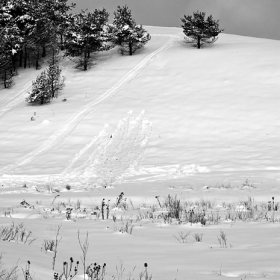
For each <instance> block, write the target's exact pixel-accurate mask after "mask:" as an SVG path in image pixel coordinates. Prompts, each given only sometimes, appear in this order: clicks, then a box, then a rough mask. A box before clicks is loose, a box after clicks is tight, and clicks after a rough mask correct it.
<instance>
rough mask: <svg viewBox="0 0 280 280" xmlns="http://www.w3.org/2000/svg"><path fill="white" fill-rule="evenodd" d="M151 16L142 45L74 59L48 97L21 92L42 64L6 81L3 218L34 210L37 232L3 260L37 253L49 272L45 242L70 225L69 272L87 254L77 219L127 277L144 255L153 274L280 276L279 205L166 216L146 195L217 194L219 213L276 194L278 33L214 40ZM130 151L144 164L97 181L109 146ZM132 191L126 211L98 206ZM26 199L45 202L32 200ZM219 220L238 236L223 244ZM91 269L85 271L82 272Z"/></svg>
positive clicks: (34, 261)
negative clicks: (229, 214) (197, 41)
mask: <svg viewBox="0 0 280 280" xmlns="http://www.w3.org/2000/svg"><path fill="white" fill-rule="evenodd" d="M147 29H148V30H149V32H150V33H151V34H152V40H151V41H150V42H149V43H148V44H147V45H146V46H145V48H144V49H142V50H141V51H139V52H138V53H136V54H135V55H133V56H131V57H130V56H121V55H120V54H119V53H118V52H117V50H116V49H113V50H111V51H109V52H105V53H101V54H98V56H97V57H96V65H95V66H94V67H93V68H92V69H90V70H89V71H87V72H80V71H78V70H75V69H73V68H72V63H71V62H70V61H68V60H66V59H65V60H64V61H63V63H62V67H63V74H64V75H65V76H66V78H67V80H66V86H65V88H64V90H63V91H62V92H61V94H60V95H59V97H58V98H57V99H56V100H54V101H53V102H51V103H50V104H48V105H44V106H28V105H27V104H26V103H25V102H24V94H25V91H26V90H27V89H28V87H29V85H30V81H31V80H32V79H34V77H36V75H37V74H38V72H36V71H33V70H31V69H28V70H26V71H20V75H19V76H18V77H17V79H16V85H15V87H14V88H12V89H11V90H2V91H1V92H0V104H1V105H0V124H1V125H0V143H1V144H0V155H1V158H0V176H2V177H0V178H1V179H0V180H1V187H0V205H1V206H0V226H7V225H9V224H11V223H12V222H14V223H15V224H19V223H21V222H24V225H25V227H26V229H28V230H31V231H32V233H33V235H34V237H36V238H37V239H36V240H35V241H34V242H33V243H32V244H31V245H26V244H25V245H24V244H21V243H17V242H7V241H3V240H0V252H5V254H4V257H3V260H2V262H3V263H4V264H5V265H6V266H8V267H9V266H12V265H13V264H15V263H16V262H17V261H18V264H19V266H20V267H22V268H24V267H25V264H26V262H27V260H30V261H31V272H32V273H33V276H34V278H33V279H42V280H45V279H52V277H53V270H52V269H51V263H52V257H53V255H52V254H53V253H52V252H44V250H43V249H42V244H43V242H44V239H54V238H55V234H56V229H57V226H58V225H62V228H61V233H60V234H61V237H62V240H61V243H60V245H59V249H58V256H57V262H56V267H55V269H56V271H58V272H61V270H62V262H63V261H65V260H69V258H70V257H73V258H74V260H75V261H76V260H80V257H81V251H80V249H79V244H78V240H77V232H78V230H80V232H81V236H82V239H83V238H84V237H85V234H86V232H87V231H88V232H89V243H90V247H89V252H88V262H98V263H101V264H103V262H106V263H107V267H108V273H109V276H108V277H109V278H108V279H112V277H111V276H110V275H112V274H114V275H116V274H117V272H116V269H115V267H116V266H118V268H119V271H120V266H119V263H120V261H122V262H123V265H124V268H125V272H124V273H123V274H124V275H126V276H123V277H121V276H120V275H119V276H118V277H117V276H116V278H115V279H129V278H128V276H127V274H128V272H129V271H131V272H132V271H133V269H134V266H136V268H135V271H134V272H133V277H135V279H138V278H139V277H138V278H137V276H138V273H139V271H141V270H143V263H145V262H147V263H148V265H149V266H148V270H149V272H150V273H151V274H153V278H152V279H153V280H159V279H161V280H162V279H163V280H165V279H166V280H171V279H176V280H185V279H193V280H196V279H197V280H204V279H205V280H214V279H217V278H221V279H228V278H235V279H239V280H241V279H263V278H269V279H279V277H280V272H279V263H280V258H279V250H280V239H279V228H280V226H279V221H280V216H279V211H276V212H275V213H274V214H275V217H274V218H275V222H273V221H272V220H271V215H272V212H271V211H270V212H268V213H267V214H268V215H269V216H268V217H267V218H260V219H250V220H246V219H245V220H244V221H233V220H229V219H228V220H226V219H222V220H221V221H220V222H219V223H217V224H211V225H207V226H206V227H203V226H202V225H201V224H200V223H198V224H189V223H183V224H177V223H174V222H173V223H167V222H165V223H164V221H163V219H157V218H150V217H148V216H145V214H144V213H145V211H146V210H147V209H150V208H147V207H148V206H152V208H153V209H157V207H158V203H157V200H156V199H155V196H160V200H161V201H163V200H164V198H165V197H166V196H167V195H168V194H171V195H172V196H175V195H177V196H178V197H180V198H182V200H185V201H201V203H202V202H203V200H206V201H212V202H213V204H214V205H215V206H214V208H213V209H214V210H213V211H214V214H215V213H219V211H221V213H222V214H223V215H224V214H225V211H226V210H225V209H226V208H225V205H227V203H232V205H233V206H234V207H236V208H234V209H239V210H238V211H243V210H244V212H246V211H247V210H246V207H245V206H244V205H245V204H246V202H247V201H249V200H250V199H251V198H253V201H254V203H256V204H257V203H258V204H259V205H263V207H264V205H267V201H269V200H271V198H272V196H274V197H275V200H276V202H278V201H279V197H280V183H279V171H280V149H279V139H280V129H279V128H280V117H279V113H278V112H279V105H280V97H279V88H280V79H279V76H280V67H279V65H280V55H279V48H280V42H279V41H273V40H265V39H257V38H249V37H241V36H235V35H228V34H221V35H220V38H219V40H218V41H217V43H215V44H214V45H213V46H210V47H205V48H204V49H201V50H197V49H194V48H192V47H190V46H188V45H186V44H185V43H184V42H183V34H182V33H181V30H180V29H178V28H161V27H147ZM63 98H66V99H67V101H66V102H62V99H63ZM129 111H133V112H134V116H135V117H131V119H130V117H129V116H130V115H127V113H128V112H129ZM142 111H145V115H144V114H141V112H142ZM32 116H34V117H35V121H31V120H30V119H31V117H32ZM137 116H138V118H137ZM124 118H125V119H124ZM120 120H122V122H120ZM151 123H152V126H151V125H150V124H151ZM106 124H108V126H105V125H106ZM118 124H121V125H119V126H118ZM104 126H105V128H104ZM150 128H151V131H150ZM150 132H151V134H150ZM111 135H113V138H110V136H111ZM147 140H148V142H147ZM114 149H116V152H115V154H114ZM144 149H145V150H144ZM128 152H129V154H128ZM91 153H92V154H91ZM126 153H127V155H128V157H129V158H130V159H131V162H132V163H133V167H132V168H129V169H127V170H126V171H125V172H123V170H124V168H122V166H121V167H120V166H119V165H116V166H115V169H114V172H116V174H117V173H118V172H119V173H118V174H120V175H121V176H120V178H121V179H122V180H119V182H118V183H116V184H114V187H113V188H106V189H105V188H96V187H95V184H96V182H95V179H96V180H97V178H96V177H94V174H92V177H91V174H90V171H91V170H95V169H94V168H97V167H98V168H99V169H98V170H97V171H98V172H100V171H104V170H105V171H106V170H107V169H106V168H107V167H108V165H106V157H105V158H104V155H107V157H108V158H109V159H110V164H111V165H109V166H110V167H113V168H114V166H112V164H113V163H112V158H114V156H116V157H118V158H119V159H122V161H121V163H122V164H124V166H126V165H125V164H127V161H126V160H125V158H126V157H125V155H126ZM95 155H98V156H97V158H94V156H95ZM134 156H135V157H134ZM100 158H101V159H102V160H103V161H102V160H100ZM88 162H89V163H90V164H92V166H88V165H87V163H88ZM83 167H84V169H83ZM91 167H93V169H91ZM71 172H72V173H71ZM59 174H62V175H63V176H64V177H63V176H62V177H61V176H60V175H59ZM71 174H72V175H73V174H74V175H75V174H78V175H81V174H87V176H88V177H85V178H84V177H83V179H90V183H91V185H90V186H88V185H86V184H85V181H81V185H78V184H75V183H76V181H79V180H80V177H79V176H78V177H77V178H73V176H72V177H71V176H70V175H71ZM81 177H82V176H81ZM63 178H64V179H65V180H64V181H63V180H62V179H63ZM67 180H69V182H68V183H69V184H70V186H71V190H70V191H67V190H66V189H65V184H66V182H67ZM24 183H26V187H22V185H23V184H24ZM109 185H110V182H109ZM109 185H107V187H109ZM86 187H87V188H86ZM58 190H60V192H59V197H57V195H58V193H57V192H56V191H58ZM122 191H123V192H124V193H125V197H126V198H127V203H128V210H127V211H123V210H122V211H118V210H119V209H115V210H114V208H111V214H112V215H113V214H115V215H116V217H118V219H119V220H117V222H116V223H114V222H113V220H112V216H110V219H109V220H105V221H102V220H98V219H95V218H94V216H93V215H92V214H91V213H92V211H93V209H94V207H95V206H100V205H101V201H102V199H103V198H105V199H106V202H107V200H108V199H110V200H111V202H110V203H111V204H110V205H111V206H112V205H113V203H114V202H115V200H116V198H117V196H118V195H119V194H120V192H122ZM248 197H249V198H248ZM22 199H25V200H26V201H28V202H29V203H30V204H31V205H33V206H34V209H26V208H23V207H21V206H20V205H19V203H20V202H21V201H22ZM54 200H55V203H54ZM78 201H79V202H80V203H81V204H82V207H85V208H86V214H83V213H80V212H79V211H77V213H76V214H75V215H77V216H76V218H75V219H72V220H70V221H67V220H66V219H65V207H66V206H71V207H76V206H75V205H77V204H78ZM261 203H263V204H261ZM140 206H141V208H140ZM233 206H232V207H233ZM259 207H260V206H259ZM52 208H55V209H54V211H50V209H52ZM145 209H146V210H145ZM221 209H222V210H221ZM240 209H241V210H240ZM242 209H243V210H242ZM140 210H141V211H143V213H142V215H144V216H142V217H140V216H139V215H140V214H139V212H141V211H140ZM161 210H162V211H164V209H161ZM114 211H115V212H114ZM155 212H160V210H159V211H155ZM235 213H236V212H235ZM155 214H156V213H155ZM237 214H238V213H237ZM239 214H240V213H239ZM75 215H74V216H75ZM121 216H123V219H124V220H123V222H125V221H126V220H128V221H130V220H131V219H132V220H133V224H134V226H135V227H134V229H133V233H132V234H131V235H130V234H127V233H120V231H119V228H120V227H121V226H122V221H121V220H120V217H121ZM74 221H75V222H74ZM220 230H223V231H224V232H226V234H227V237H228V248H221V247H220V246H219V243H218V240H217V236H218V235H219V232H220ZM181 231H184V232H185V231H191V234H190V236H189V238H188V243H180V242H178V240H177V239H176V238H174V236H178V233H179V232H181ZM195 233H202V234H203V241H202V242H195V240H194V238H193V236H192V235H193V234H195ZM81 271H82V269H81V267H80V269H79V275H78V277H77V278H76V279H83V277H82V272H81ZM20 272H21V271H20ZM132 279H133V278H132Z"/></svg>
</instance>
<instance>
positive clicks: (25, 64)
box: [23, 45, 27, 69]
mask: <svg viewBox="0 0 280 280" xmlns="http://www.w3.org/2000/svg"><path fill="white" fill-rule="evenodd" d="M26 66H27V47H26V45H25V46H24V61H23V68H24V69H25V68H26Z"/></svg>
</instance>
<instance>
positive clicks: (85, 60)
mask: <svg viewBox="0 0 280 280" xmlns="http://www.w3.org/2000/svg"><path fill="white" fill-rule="evenodd" d="M84 71H87V52H86V51H84Z"/></svg>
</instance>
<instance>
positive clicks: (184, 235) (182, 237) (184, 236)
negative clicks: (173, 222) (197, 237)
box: [173, 231, 191, 243]
mask: <svg viewBox="0 0 280 280" xmlns="http://www.w3.org/2000/svg"><path fill="white" fill-rule="evenodd" d="M190 234H191V232H190V231H179V232H178V236H176V235H173V237H174V238H175V239H177V240H178V241H179V242H180V243H187V242H188V236H189V235H190Z"/></svg>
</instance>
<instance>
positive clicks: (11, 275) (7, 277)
mask: <svg viewBox="0 0 280 280" xmlns="http://www.w3.org/2000/svg"><path fill="white" fill-rule="evenodd" d="M2 259H3V253H0V279H1V280H17V279H18V275H17V273H18V266H17V265H15V266H13V267H11V268H10V269H9V270H7V269H3V268H2Z"/></svg>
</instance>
